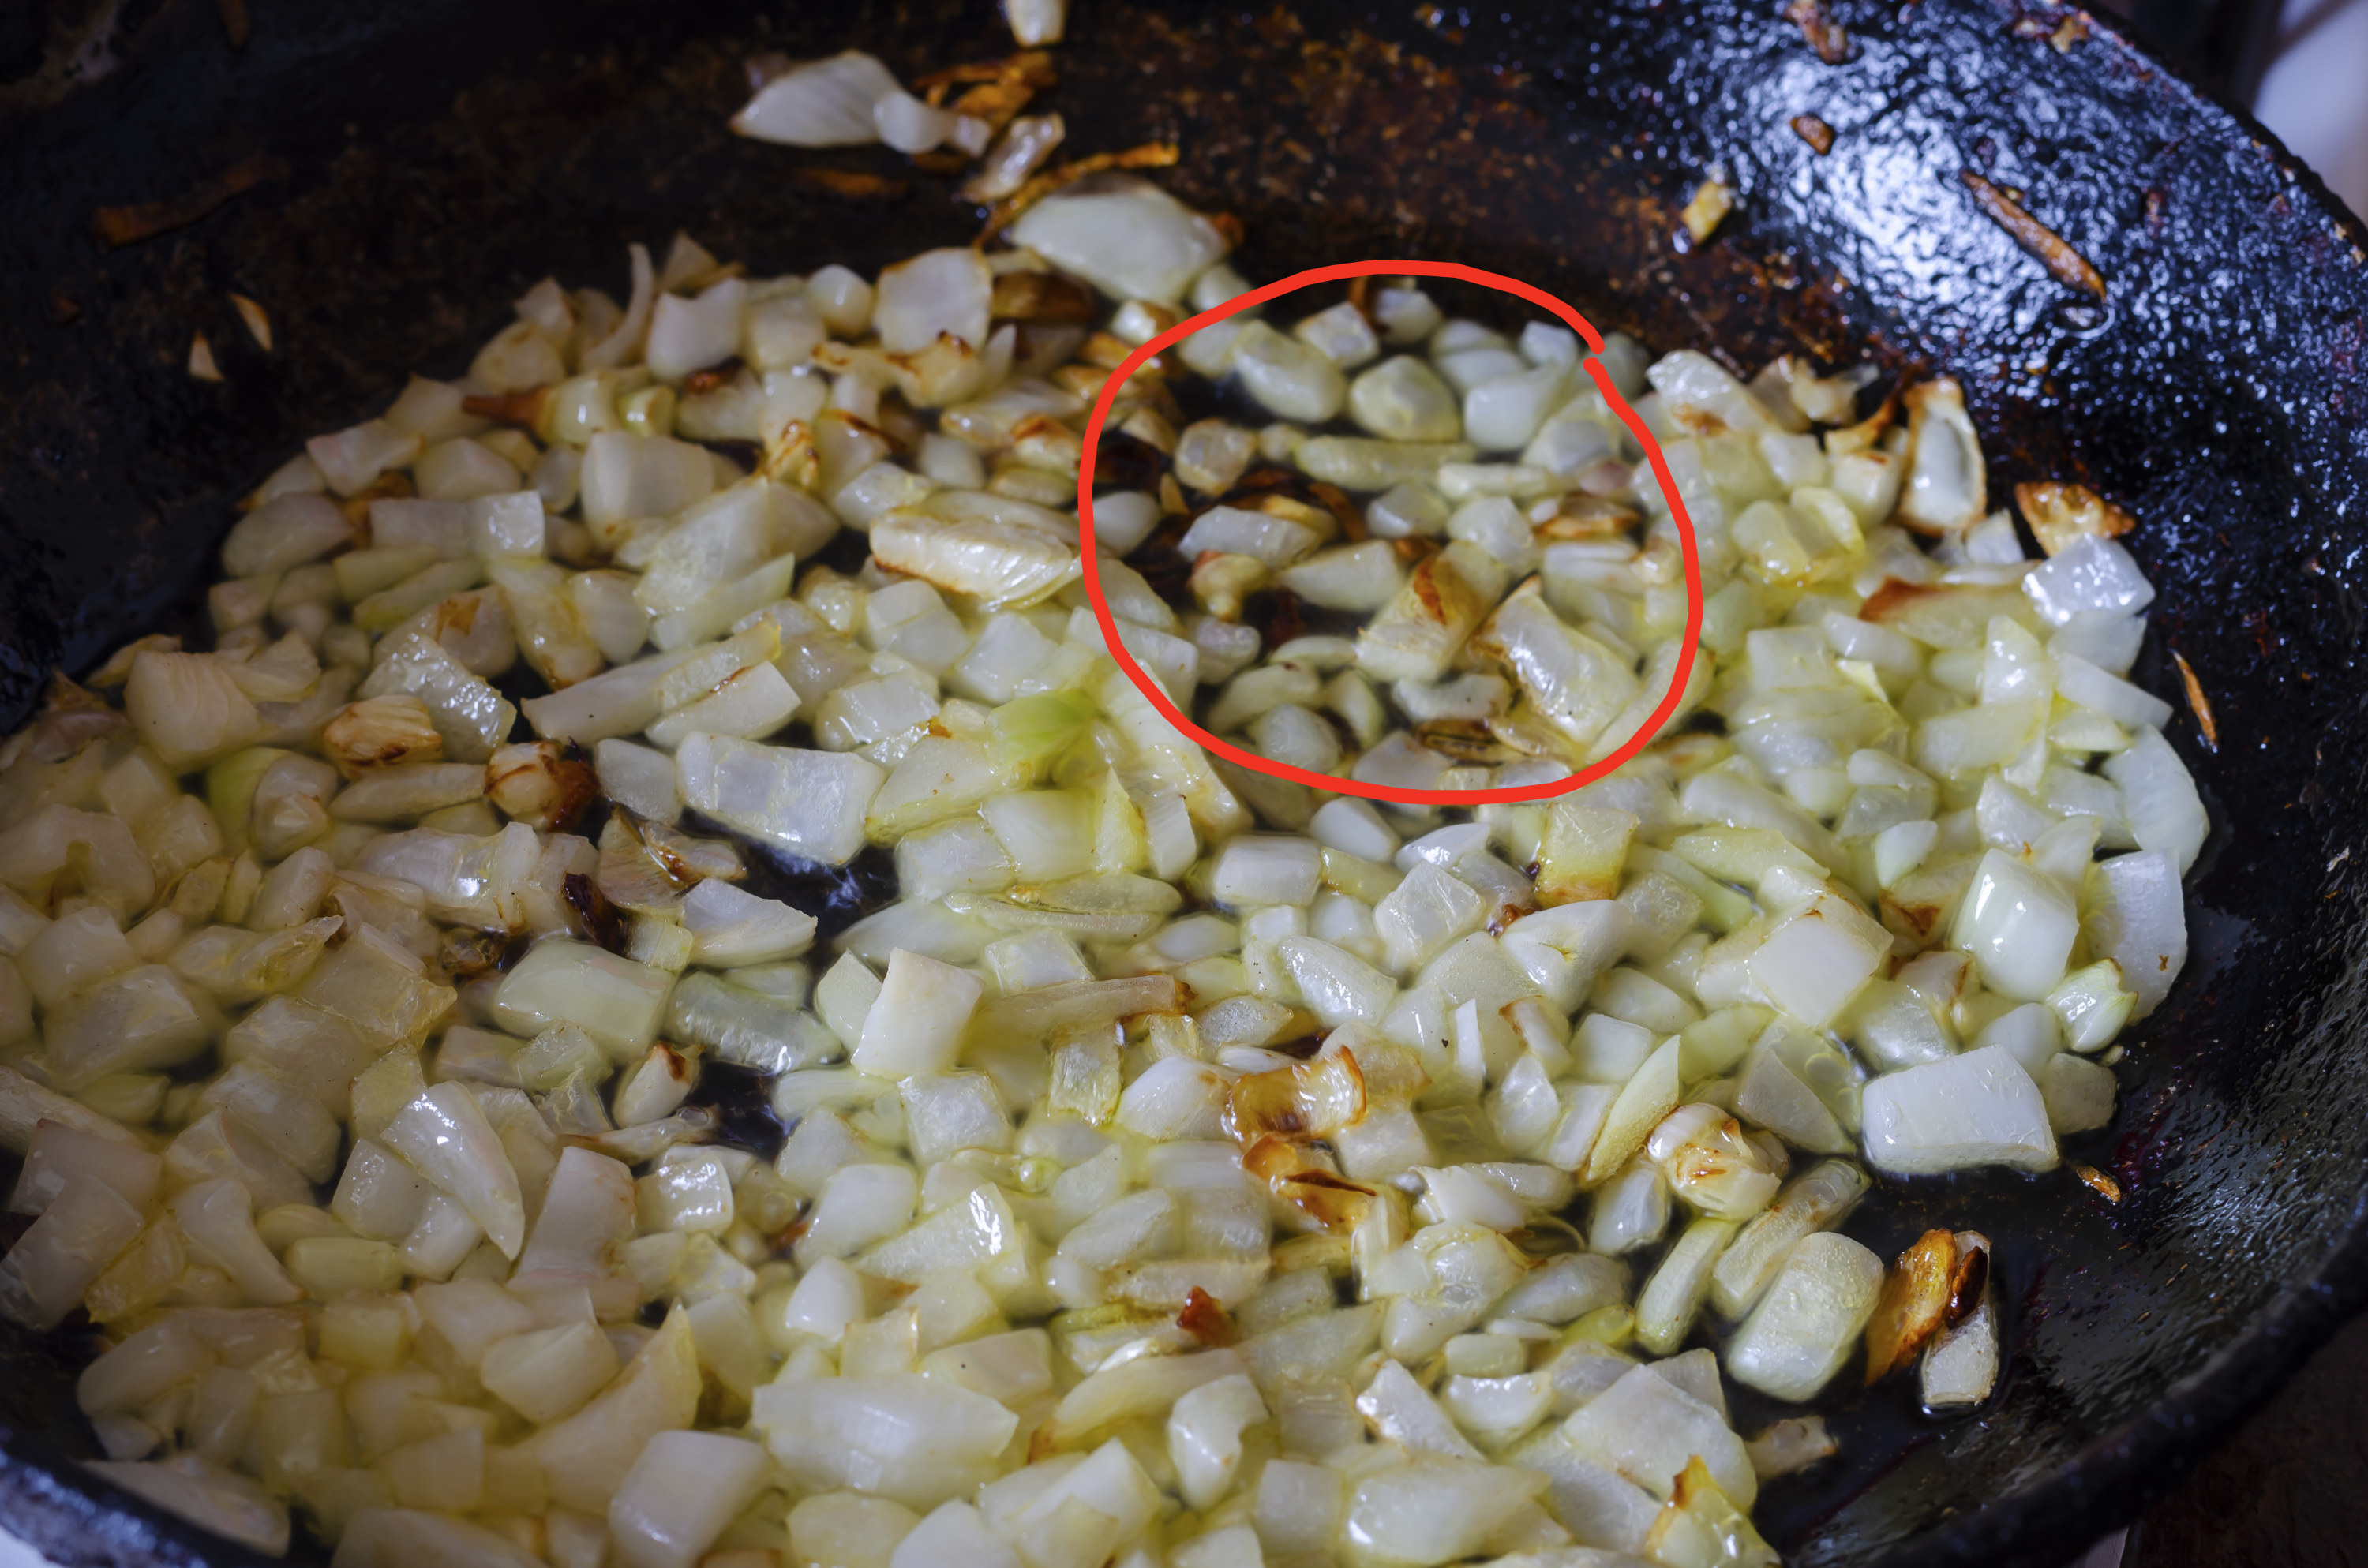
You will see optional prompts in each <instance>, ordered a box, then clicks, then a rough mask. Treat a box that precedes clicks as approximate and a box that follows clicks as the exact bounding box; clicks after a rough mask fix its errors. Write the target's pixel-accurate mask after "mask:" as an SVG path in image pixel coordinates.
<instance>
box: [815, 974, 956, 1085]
mask: <svg viewBox="0 0 2368 1568" xmlns="http://www.w3.org/2000/svg"><path fill="white" fill-rule="evenodd" d="M984 993H985V982H984V981H982V980H980V979H979V977H978V976H976V975H974V974H972V973H970V972H968V971H964V970H959V969H956V968H954V967H953V966H952V965H951V964H946V963H940V962H939V961H938V960H936V959H932V958H925V957H923V956H922V955H921V954H919V953H914V952H907V951H905V949H902V948H899V949H896V950H895V951H894V953H892V954H891V955H890V956H889V960H888V972H887V973H886V975H884V976H883V977H882V980H881V983H880V993H879V994H878V996H877V997H875V998H874V999H873V1001H872V1003H871V1009H870V1011H869V1012H868V1013H867V1014H866V1015H865V1017H864V1021H863V1038H862V1040H860V1042H859V1043H858V1044H857V1046H856V1048H855V1053H854V1055H853V1056H852V1057H851V1058H850V1059H849V1060H851V1061H852V1062H854V1063H855V1065H856V1066H857V1067H858V1068H859V1069H860V1070H861V1071H863V1072H866V1073H871V1074H876V1075H878V1076H882V1077H889V1078H901V1077H903V1076H905V1074H908V1073H941V1072H943V1071H945V1070H946V1069H947V1068H950V1067H951V1066H952V1065H953V1062H954V1057H955V1055H956V1054H957V1052H958V1051H960V1049H961V1045H962V1030H963V1028H965V1027H967V1026H968V1024H969V1022H970V1017H971V1014H972V1013H973V1011H975V1010H976V1008H977V1006H978V1000H979V997H980V996H981V995H982V994H984Z"/></svg>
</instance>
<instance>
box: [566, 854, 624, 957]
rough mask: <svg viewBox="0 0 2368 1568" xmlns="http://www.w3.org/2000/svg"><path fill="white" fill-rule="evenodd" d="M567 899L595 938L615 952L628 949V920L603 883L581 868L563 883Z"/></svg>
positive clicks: (588, 933)
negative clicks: (604, 889)
mask: <svg viewBox="0 0 2368 1568" xmlns="http://www.w3.org/2000/svg"><path fill="white" fill-rule="evenodd" d="M560 885H561V890H562V892H564V893H565V895H566V898H567V907H568V908H570V909H572V910H574V911H575V918H576V919H577V921H579V922H580V923H581V924H582V925H583V926H584V930H585V934H586V936H589V937H591V938H592V939H593V940H594V941H596V942H598V943H599V944H600V945H601V946H602V947H604V948H606V949H609V951H610V952H612V953H621V952H623V951H624V950H625V922H624V920H623V918H622V917H621V916H620V915H618V913H617V909H616V906H615V905H614V904H612V903H609V895H608V894H606V893H604V892H601V891H600V888H599V885H598V883H596V882H595V881H593V880H592V879H591V878H589V877H587V876H586V875H585V874H584V873H583V872H581V871H570V872H568V873H567V876H566V879H565V881H563V882H562V883H561V884H560Z"/></svg>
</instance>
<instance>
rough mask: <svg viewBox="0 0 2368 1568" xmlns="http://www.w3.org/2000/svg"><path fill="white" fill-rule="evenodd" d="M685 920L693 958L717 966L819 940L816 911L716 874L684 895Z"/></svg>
mask: <svg viewBox="0 0 2368 1568" xmlns="http://www.w3.org/2000/svg"><path fill="white" fill-rule="evenodd" d="M768 667H769V666H768ZM682 923H683V924H684V925H685V926H688V927H689V929H690V933H691V936H692V937H693V939H694V944H695V945H694V946H693V948H692V956H693V958H694V959H695V960H697V961H698V962H700V963H704V964H707V965H710V966H711V967H713V968H716V969H731V968H734V967H737V966H740V965H744V964H756V963H769V962H771V961H773V960H777V959H785V958H794V957H795V956H796V955H798V954H799V953H802V952H804V951H805V950H806V949H807V948H809V947H811V946H813V944H814V916H813V915H808V914H806V913H805V912H804V911H803V910H798V909H791V907H790V906H789V905H788V904H786V903H780V901H779V900H777V899H769V898H758V897H757V896H755V895H754V894H752V893H745V892H741V891H740V890H739V889H738V888H735V887H734V886H733V885H732V884H731V883H729V882H727V881H722V880H720V879H718V878H714V877H710V878H707V879H705V880H704V881H700V883H699V885H698V886H696V887H694V888H692V889H691V890H690V892H689V893H688V894H686V895H685V896H684V898H683V901H682Z"/></svg>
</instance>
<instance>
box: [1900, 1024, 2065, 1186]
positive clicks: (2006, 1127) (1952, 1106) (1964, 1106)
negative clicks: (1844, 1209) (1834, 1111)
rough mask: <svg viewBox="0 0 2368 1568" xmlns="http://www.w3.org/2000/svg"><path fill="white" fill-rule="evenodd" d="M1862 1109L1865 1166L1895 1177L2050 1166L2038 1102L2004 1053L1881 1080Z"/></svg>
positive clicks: (1999, 1049)
mask: <svg viewBox="0 0 2368 1568" xmlns="http://www.w3.org/2000/svg"><path fill="white" fill-rule="evenodd" d="M1862 1105H1863V1115H1864V1117H1865V1124H1866V1125H1865V1140H1866V1154H1867V1158H1868V1160H1870V1161H1871V1162H1873V1164H1874V1165H1879V1166H1881V1167H1882V1168H1883V1169H1884V1170H1887V1171H1891V1172H1894V1173H1895V1174H1897V1175H1900V1176H1930V1175H1935V1174H1938V1173H1940V1172H1942V1171H1953V1170H1964V1169H1966V1168H1968V1167H1970V1166H1974V1165H2011V1166H2014V1167H2015V1168H2017V1169H2019V1170H2027V1171H2044V1170H2049V1169H2052V1168H2053V1167H2054V1166H2055V1162H2056V1153H2055V1133H2054V1132H2053V1131H2051V1130H2050V1129H2049V1127H2048V1121H2047V1105H2046V1102H2045V1100H2044V1098H2043V1097H2042V1096H2041V1095H2040V1092H2039V1087H2038V1085H2035V1084H2033V1083H2032V1081H2031V1074H2029V1073H2027V1072H2025V1071H2024V1070H2023V1068H2022V1065H2021V1063H2020V1062H2017V1061H2016V1060H2015V1058H2014V1056H2013V1054H2012V1053H2011V1052H2010V1051H2008V1050H2007V1049H2006V1048H2005V1047H2004V1046H1989V1047H1987V1048H1985V1049H1983V1050H1980V1051H1968V1052H1967V1053H1965V1054H1964V1055H1963V1056H1955V1057H1951V1058H1950V1059H1949V1060H1947V1061H1945V1062H1927V1063H1925V1064H1924V1065H1923V1066H1920V1067H1910V1068H1907V1069H1905V1070H1904V1071H1902V1072H1897V1073H1892V1074H1885V1075H1884V1076H1883V1077H1881V1078H1877V1079H1876V1080H1875V1081H1874V1082H1873V1083H1872V1084H1869V1085H1867V1086H1866V1090H1865V1094H1864V1096H1863V1100H1862Z"/></svg>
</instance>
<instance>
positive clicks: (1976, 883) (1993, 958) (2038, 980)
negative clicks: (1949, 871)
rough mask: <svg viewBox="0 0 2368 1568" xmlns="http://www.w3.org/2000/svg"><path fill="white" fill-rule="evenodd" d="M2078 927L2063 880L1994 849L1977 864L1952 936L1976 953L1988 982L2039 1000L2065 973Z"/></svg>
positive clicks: (1953, 940) (1957, 945)
mask: <svg viewBox="0 0 2368 1568" xmlns="http://www.w3.org/2000/svg"><path fill="white" fill-rule="evenodd" d="M2079 932H2080V920H2079V915H2078V911H2077V910H2076V909H2075V907H2074V905H2073V902H2072V898H2071V895H2070V894H2068V893H2066V892H2065V891H2064V887H2063V885H2062V884H2061V883H2060V882H2058V881H2056V880H2055V878H2053V877H2051V876H2048V875H2047V874H2046V873H2045V872H2044V871H2041V870H2039V869H2036V868H2035V867H2033V866H2032V865H2030V864H2029V863H2028V862H2026V861H2023V860H2021V859H2019V858H2016V857H2014V856H2012V855H2009V854H2008V853H2007V852H2006V851H2005V850H2003V849H1992V850H1990V851H1988V852H1987V854H1985V855H1984V856H1983V857H1982V859H1981V864H1980V865H1979V866H1977V867H1976V868H1975V870H1974V880H1973V883H1972V885H1971V886H1970V887H1968V888H1967V889H1966V890H1965V896H1964V903H1961V904H1959V905H1958V906H1957V918H1956V923H1955V925H1954V926H1952V928H1951V931H1950V934H1949V940H1950V944H1951V945H1952V947H1955V948H1958V949H1962V950H1963V951H1964V952H1966V953H1968V954H1970V955H1972V957H1973V960H1974V965H1975V968H1976V969H1978V970H1979V971H1981V976H1982V983H1983V984H1985V985H1987V986H1988V987H1989V988H1990V989H1991V990H1993V991H1996V992H1998V993H2000V994H2004V995H2007V996H2011V997H2013V998H2014V999H2015V1000H2017V1001H2019V1002H2036V1001H2039V1000H2041V999H2042V998H2044V997H2045V996H2046V994H2048V993H2049V992H2050V991H2052V990H2054V989H2055V983H2056V982H2057V981H2059V980H2061V979H2063V978H2064V967H2065V962H2066V960H2067V959H2068V958H2070V956H2071V953H2072V943H2073V941H2074V939H2075V938H2076V937H2078V936H2079Z"/></svg>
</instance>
